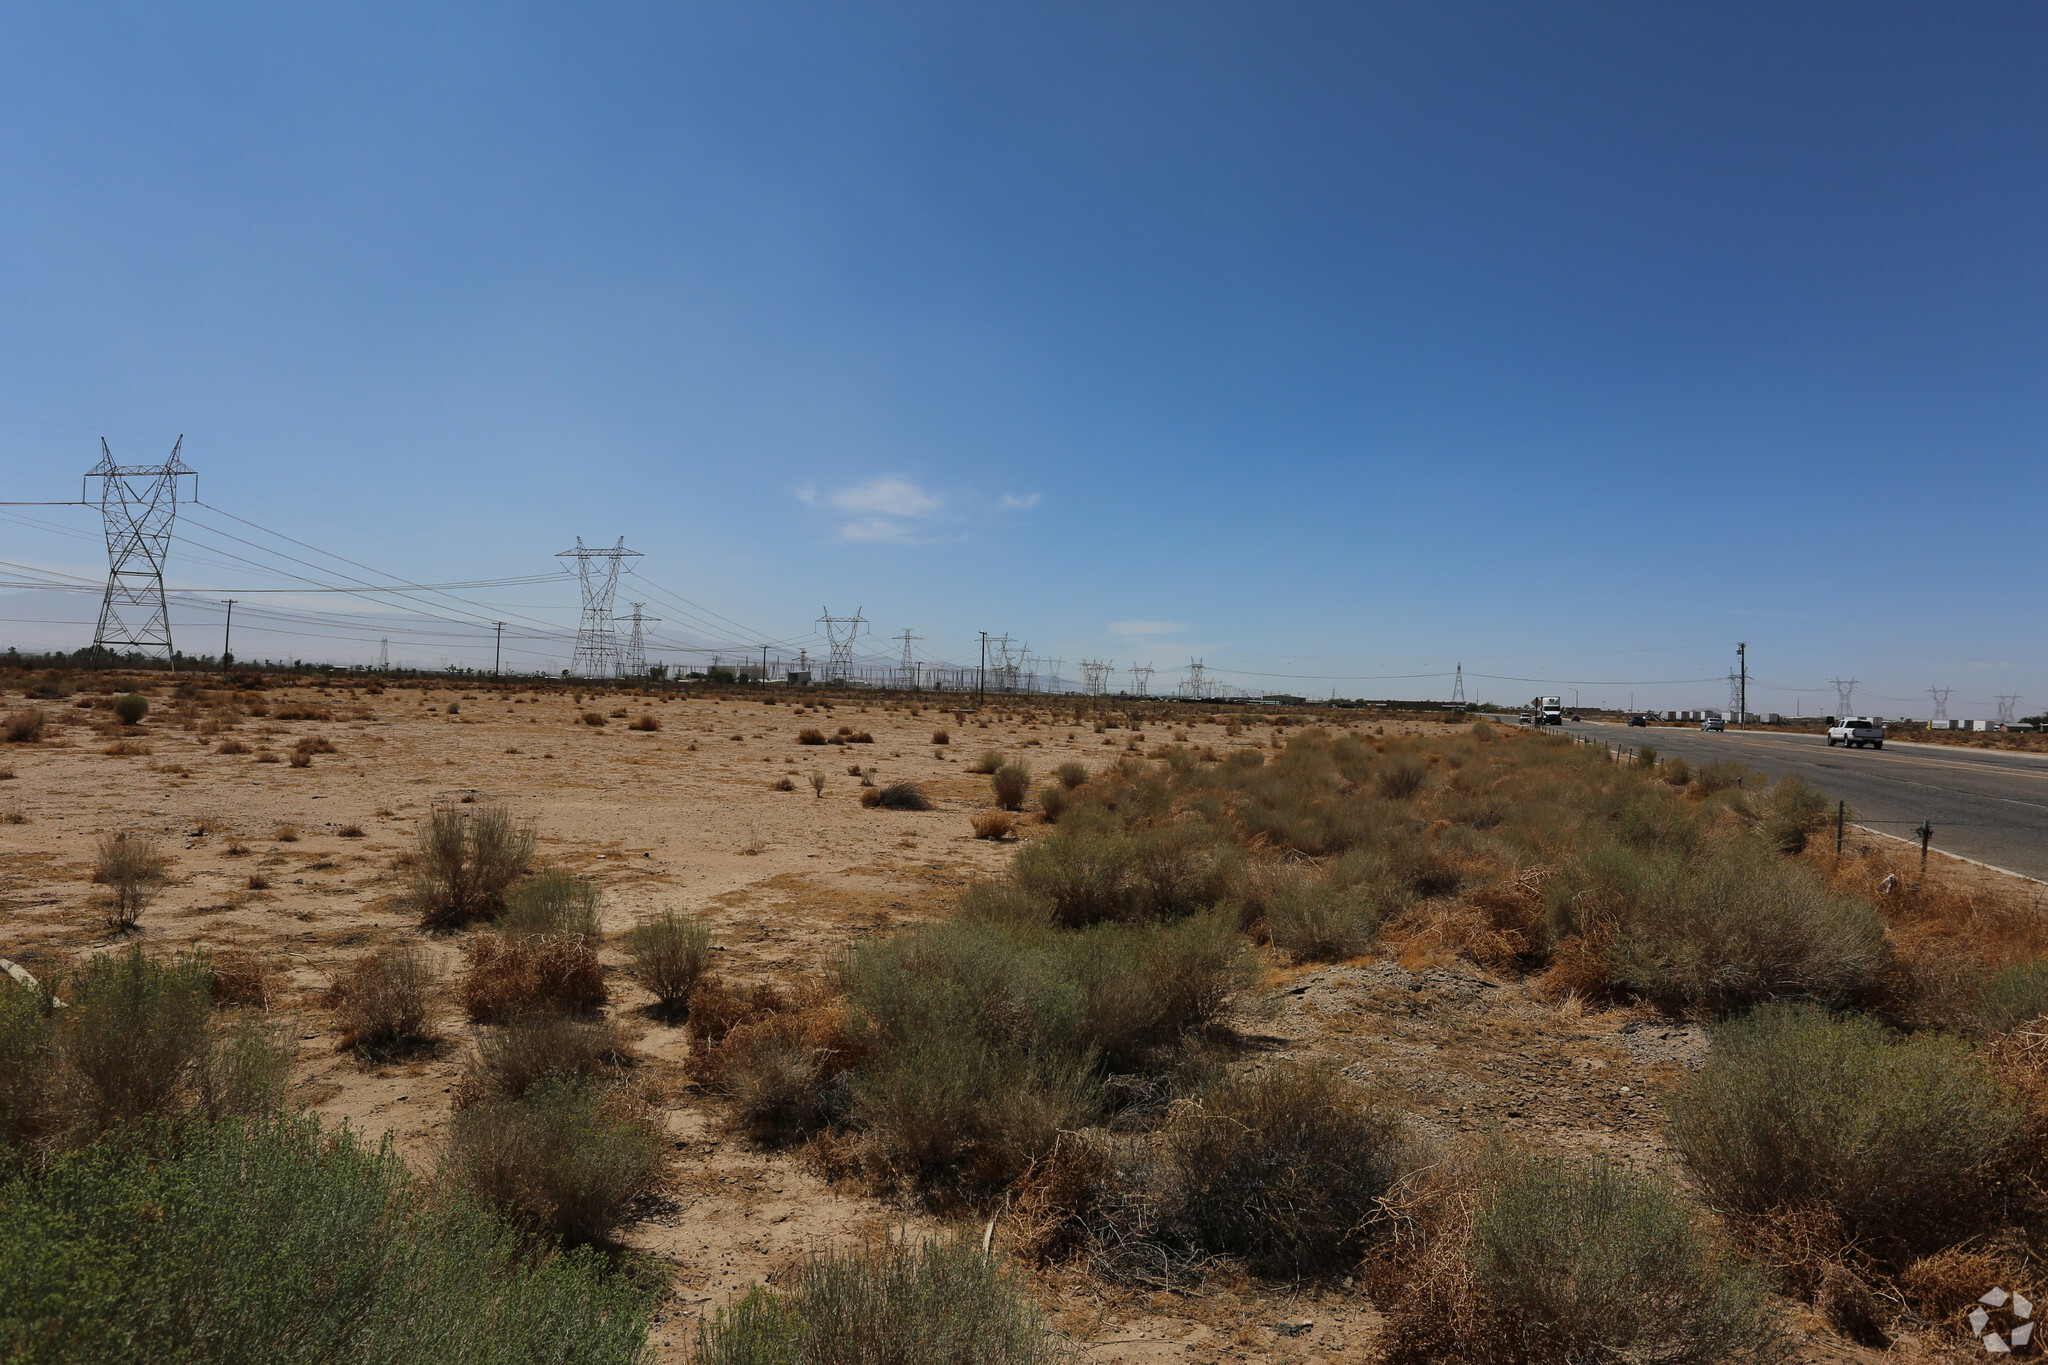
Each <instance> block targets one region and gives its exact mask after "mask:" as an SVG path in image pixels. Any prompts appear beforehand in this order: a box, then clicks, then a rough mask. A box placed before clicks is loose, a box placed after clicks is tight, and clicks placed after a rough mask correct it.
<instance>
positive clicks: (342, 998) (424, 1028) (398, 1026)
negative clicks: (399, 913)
mask: <svg viewBox="0 0 2048 1365" xmlns="http://www.w3.org/2000/svg"><path fill="white" fill-rule="evenodd" d="M436 975H437V974H436V973H435V971H434V964H433V961H432V959H431V958H429V957H428V956H427V954H426V953H425V951H423V950H422V949H419V948H415V947H392V948H382V949H379V950H378V951H376V952H372V953H365V954H364V955H363V956H361V957H359V958H357V959H356V960H355V962H353V963H352V964H350V966H349V967H348V969H347V970H346V971H344V972H343V973H342V974H341V975H340V976H337V977H336V978H335V979H334V984H333V985H331V986H329V987H328V990H327V1005H328V1007H329V1008H331V1009H332V1010H333V1011H334V1015H335V1022H336V1023H338V1024H339V1025H340V1027H341V1039H340V1045H341V1046H342V1047H343V1048H352V1049H354V1050H355V1051H357V1052H358V1053H361V1054H362V1055H363V1056H365V1057H388V1056H392V1055H395V1054H398V1053H401V1052H404V1051H406V1050H408V1049H411V1048H414V1047H417V1046H419V1045H421V1044H423V1043H430V1042H433V1041H434V1039H435V1034H434V1029H433V1014H432V1010H433V999H434V986H435V980H436Z"/></svg>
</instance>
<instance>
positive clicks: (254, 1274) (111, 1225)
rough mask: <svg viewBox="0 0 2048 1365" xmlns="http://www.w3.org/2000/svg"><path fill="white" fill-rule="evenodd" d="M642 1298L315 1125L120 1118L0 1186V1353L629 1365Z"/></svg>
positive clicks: (16, 1356) (43, 1358)
mask: <svg viewBox="0 0 2048 1365" xmlns="http://www.w3.org/2000/svg"><path fill="white" fill-rule="evenodd" d="M650 1314H651V1295H650V1294H649V1292H648V1290H647V1289H645V1288H643V1287H641V1286H639V1285H636V1284H635V1283H634V1282H633V1281H631V1280H630V1279H628V1278H626V1277H623V1276H614V1275H609V1274H607V1273H606V1267H605V1265H604V1262H603V1261H602V1259H601V1258H600V1257H598V1256H596V1255H594V1254H592V1253H589V1252H578V1253H574V1254H571V1255H555V1256H549V1255H537V1254H535V1249H534V1248H533V1247H531V1246H530V1245H528V1244H527V1242H526V1240H525V1239H524V1238H522V1237H520V1236H518V1235H517V1234H515V1233H513V1232H512V1231H511V1230H510V1229H508V1228H507V1227H505V1226H504V1225H503V1224H501V1223H499V1222H498V1221H497V1220H496V1219H494V1218H493V1217H491V1216H490V1214H489V1213H488V1212H487V1211H486V1210H484V1209H481V1208H479V1207H477V1206H475V1205H473V1204H470V1203H467V1202H464V1201H460V1200H456V1201H447V1200H437V1199H432V1198H429V1197H428V1195H427V1192H426V1191H425V1190H424V1189H423V1188H422V1186H421V1185H420V1184H418V1183H417V1182H415V1181H414V1180H413V1179H412V1177H411V1176H410V1175H408V1173H407V1171H406V1168H405V1163H404V1161H403V1160H402V1159H401V1158H400V1157H399V1155H398V1153H397V1152H396V1151H395V1150H394V1149H393V1148H392V1147H391V1145H390V1144H389V1142H388V1141H387V1142H386V1143H385V1144H384V1145H383V1146H381V1147H378V1148H374V1149H373V1148H366V1147H365V1146H363V1145H362V1142H361V1140H360V1139H359V1138H357V1137H356V1136H355V1135H354V1134H353V1133H352V1132H351V1131H350V1130H348V1129H347V1128H339V1129H336V1130H333V1131H329V1132H323V1131H322V1130H321V1128H320V1126H319V1124H318V1123H317V1121H315V1120H312V1119H304V1120H292V1119H272V1120H266V1121H263V1122H259V1123H255V1124H247V1123H243V1122H234V1123H221V1124H193V1125H188V1126H187V1127H186V1128H185V1129H183V1130H182V1131H181V1132H180V1133H179V1134H178V1135H177V1138H176V1140H175V1142H172V1141H170V1140H168V1138H167V1136H165V1135H161V1134H159V1133H157V1132H154V1131H153V1130H150V1129H148V1128H142V1129H135V1130H128V1131H126V1132H124V1133H122V1134H119V1135H116V1136H112V1137H109V1138H106V1139H102V1140H101V1141H99V1142H97V1143H95V1144H93V1145H92V1146H90V1147H88V1148H86V1149H84V1150H82V1151H78V1152H74V1153H71V1154H69V1155H65V1156H61V1157H58V1158H57V1159H56V1160H55V1161H54V1162H53V1163H52V1164H51V1165H50V1166H49V1167H48V1169H47V1170H45V1171H43V1172H42V1173H40V1174H39V1175H38V1176H35V1177H33V1178H31V1177H27V1176H23V1177H18V1178H16V1179H14V1180H13V1181H11V1182H8V1183H6V1184H4V1185H0V1355H4V1356H5V1357H6V1358H7V1359H8V1360H14V1361H21V1362H24V1363H25V1365H26V1363H27V1362H51V1363H52V1365H55V1363H56V1362H66V1361H100V1360H108V1361H111V1360H177V1361H189V1362H193V1363H194V1365H238V1363H240V1362H253V1361H263V1362H277V1363H278V1365H315V1362H324V1361H334V1360H376V1361H385V1362H390V1363H391V1365H439V1363H440V1362H449V1363H450V1365H501V1363H502V1362H523V1363H525V1365H544V1363H545V1365H556V1363H557V1362H561V1363H567V1362H577V1363H578V1365H631V1363H632V1362H638V1361H640V1360H641V1359H642V1358H643V1354H642V1353H643V1350H644V1343H645V1340H646V1331H647V1324H648V1320H649V1316H650Z"/></svg>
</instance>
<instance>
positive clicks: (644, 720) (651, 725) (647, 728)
mask: <svg viewBox="0 0 2048 1365" xmlns="http://www.w3.org/2000/svg"><path fill="white" fill-rule="evenodd" d="M626 728H627V729H628V730H640V731H643V732H646V733H652V732H653V731H656V730H659V729H660V728H661V717H660V716H657V715H654V714H652V713H651V712H647V711H642V712H641V713H640V714H639V715H637V716H635V717H634V718H633V720H632V723H631V724H629V725H627V726H626Z"/></svg>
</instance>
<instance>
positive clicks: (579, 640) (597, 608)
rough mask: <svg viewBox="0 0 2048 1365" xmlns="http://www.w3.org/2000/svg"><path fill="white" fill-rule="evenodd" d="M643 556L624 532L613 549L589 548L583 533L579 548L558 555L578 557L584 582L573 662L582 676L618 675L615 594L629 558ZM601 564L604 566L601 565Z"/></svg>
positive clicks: (576, 671)
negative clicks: (613, 615)
mask: <svg viewBox="0 0 2048 1365" xmlns="http://www.w3.org/2000/svg"><path fill="white" fill-rule="evenodd" d="M642 557H643V556H642V555H641V553H640V552H639V551H638V550H629V549H627V548H626V538H625V537H624V536H620V537H619V543H618V544H616V545H614V546H613V547H612V548H611V549H609V550H596V549H588V548H586V547H585V546H584V544H583V537H582V536H578V537H576V548H575V549H573V550H564V551H562V552H561V553H560V554H558V555H556V556H555V558H557V559H573V560H575V561H576V575H577V578H578V579H579V580H580V581H581V582H582V585H583V619H582V620H581V621H579V622H578V623H577V625H576V655H575V658H574V660H573V661H572V662H571V663H570V665H569V667H570V670H571V671H572V672H574V673H576V674H577V675H578V676H579V677H584V678H610V677H615V676H617V674H618V671H619V633H618V631H617V630H616V629H615V628H614V627H613V625H612V597H613V596H614V595H615V594H616V593H617V592H618V590H619V573H620V571H621V569H622V568H624V567H625V561H627V560H629V559H640V558H642ZM599 564H602V565H603V567H602V568H599V567H598V565H599Z"/></svg>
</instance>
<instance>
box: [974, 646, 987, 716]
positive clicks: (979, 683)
mask: <svg viewBox="0 0 2048 1365" xmlns="http://www.w3.org/2000/svg"><path fill="white" fill-rule="evenodd" d="M974 687H975V693H976V695H977V696H978V697H979V698H980V700H981V703H983V704H985V703H987V701H988V632H987V631H983V632H982V633H981V667H980V669H979V670H977V671H976V673H975V684H974Z"/></svg>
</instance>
